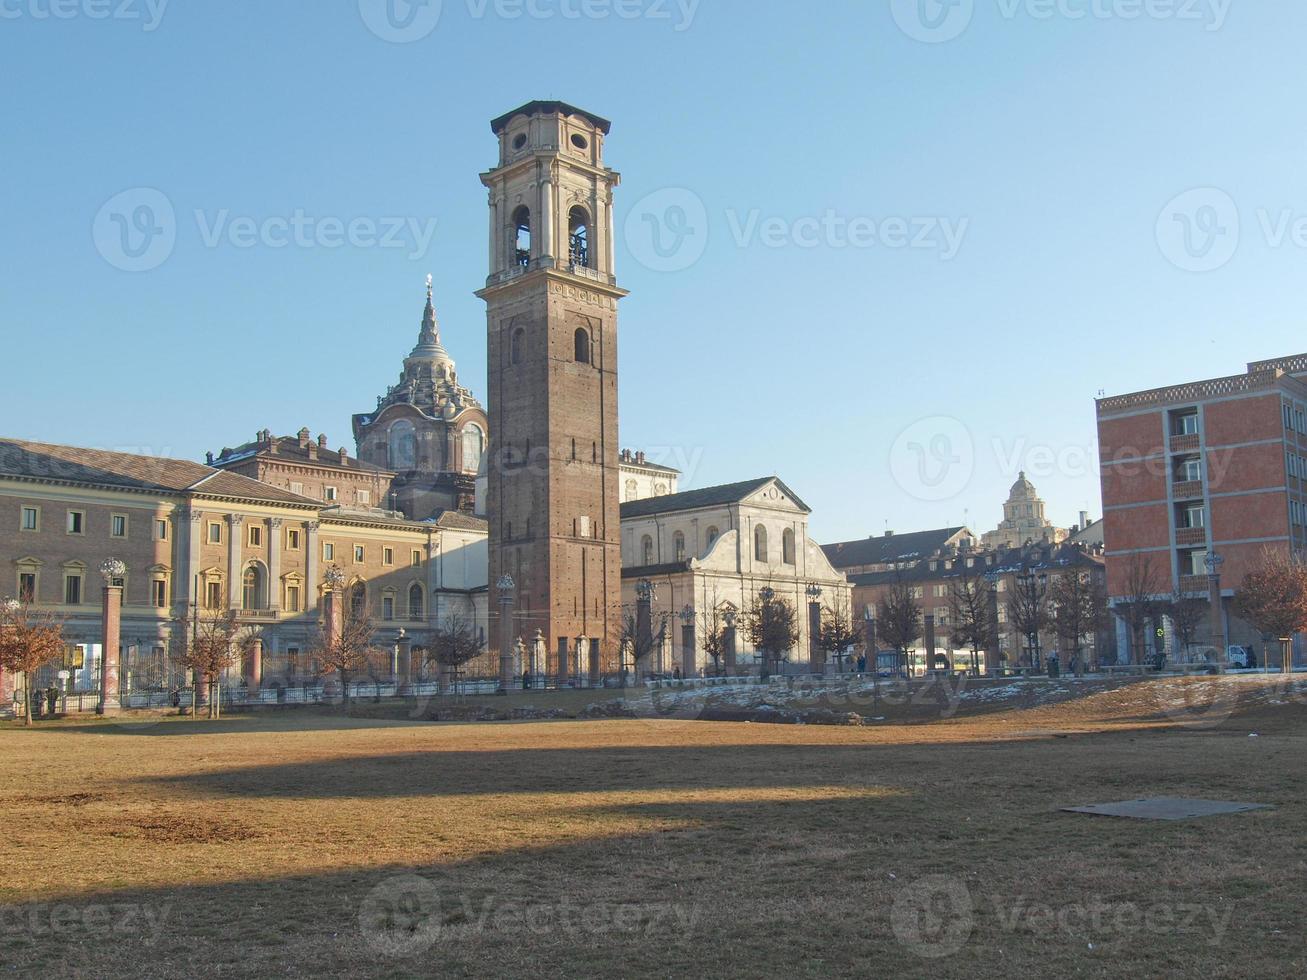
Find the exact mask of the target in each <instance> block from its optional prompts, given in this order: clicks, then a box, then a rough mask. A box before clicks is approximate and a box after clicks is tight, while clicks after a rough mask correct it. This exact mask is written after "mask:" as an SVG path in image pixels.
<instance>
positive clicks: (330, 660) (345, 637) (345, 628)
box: [313, 602, 386, 710]
mask: <svg viewBox="0 0 1307 980" xmlns="http://www.w3.org/2000/svg"><path fill="white" fill-rule="evenodd" d="M341 606H342V609H341V614H340V627H339V633H338V634H337V635H336V636H332V635H331V634H330V633H329V632H327V631H325V630H320V631H319V632H318V635H317V638H316V639H315V641H314V643H313V651H314V654H315V656H316V657H317V659H318V661H319V663H320V664H321V665H322V670H323V671H324V672H326V673H333V672H334V673H335V674H336V675H337V676H338V677H339V678H340V694H341V698H342V702H343V705H344V707H345V709H346V710H348V708H349V684H350V675H352V674H355V673H360V672H363V671H367V670H368V669H369V667H370V666H371V664H372V663H373V662H374V661H375V660H377V659H378V658H380V657H384V656H386V651H385V650H383V649H381V648H380V647H378V646H377V645H376V644H375V643H374V642H373V636H374V635H375V633H376V624H374V623H373V621H372V619H371V617H369V616H368V615H367V611H366V609H364V608H361V607H360V606H358V605H356V604H355V603H353V602H342V603H341Z"/></svg>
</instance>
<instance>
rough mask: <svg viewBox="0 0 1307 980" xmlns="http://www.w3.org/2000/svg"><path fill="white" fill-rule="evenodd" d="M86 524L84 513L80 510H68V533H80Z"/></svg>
mask: <svg viewBox="0 0 1307 980" xmlns="http://www.w3.org/2000/svg"><path fill="white" fill-rule="evenodd" d="M85 526H86V515H85V514H83V513H82V512H81V511H80V510H70V511H69V512H68V533H69V534H81V533H82V531H83V528H84V527H85Z"/></svg>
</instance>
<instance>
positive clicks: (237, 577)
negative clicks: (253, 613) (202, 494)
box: [227, 514, 245, 609]
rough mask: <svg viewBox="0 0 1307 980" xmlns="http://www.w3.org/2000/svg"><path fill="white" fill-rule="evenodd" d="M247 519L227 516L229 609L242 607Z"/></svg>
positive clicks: (231, 515) (234, 515)
mask: <svg viewBox="0 0 1307 980" xmlns="http://www.w3.org/2000/svg"><path fill="white" fill-rule="evenodd" d="M244 528H245V518H244V517H243V516H241V515H240V514H228V515H227V608H228V609H239V608H240V607H241V585H242V584H243V583H242V581H241V579H242V576H241V543H242V542H241V533H242V531H243V530H244Z"/></svg>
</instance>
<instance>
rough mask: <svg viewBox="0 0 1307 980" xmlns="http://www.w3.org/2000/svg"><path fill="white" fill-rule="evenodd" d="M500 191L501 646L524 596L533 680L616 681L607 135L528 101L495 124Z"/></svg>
mask: <svg viewBox="0 0 1307 980" xmlns="http://www.w3.org/2000/svg"><path fill="white" fill-rule="evenodd" d="M490 126H491V129H492V130H493V132H494V134H495V136H496V137H498V139H499V162H498V165H497V166H496V167H495V168H494V169H493V170H491V171H489V172H488V173H484V174H482V175H481V182H482V183H483V184H485V185H486V187H487V188H489V191H490V195H489V203H490V274H489V276H488V277H487V278H486V286H485V289H482V290H480V291H479V292H478V293H477V295H478V296H480V297H481V298H482V299H484V300H485V301H486V319H487V330H488V337H489V351H488V355H489V356H488V359H487V373H488V374H489V410H490V411H489V414H490V450H491V455H490V465H489V467H488V474H487V477H488V486H487V490H488V493H487V501H486V516H487V518H488V519H489V522H490V591H491V594H490V615H491V618H492V629H491V631H490V633H489V635H490V636H499V635H501V634H500V632H499V631H498V626H499V624H498V621H497V620H498V616H499V610H500V609H501V608H502V607H501V606H500V603H499V598H500V597H499V594H498V589H497V583H498V582H499V580H500V577H501V576H502V575H504V574H508V575H510V576H512V578H513V581H514V584H515V586H516V590H515V596H514V614H513V615H514V619H513V627H512V635H513V636H514V637H521V638H522V640H523V642H524V643H525V644H526V647H527V649H528V650H530V649H531V648H532V645H533V644H532V641H533V639H534V638H535V636H536V631H537V630H539V631H540V634H541V636H542V637H543V638H544V642H545V645H546V646H547V649H548V654H547V659H546V662H544V663H541V662H536V663H535V665H534V667H533V670H534V671H535V672H536V673H537V674H538V673H539V672H541V671H547V672H548V673H549V674H551V675H555V676H563V677H576V676H578V675H580V676H584V675H586V674H590V675H596V674H598V673H600V672H610V671H614V670H616V669H618V667H619V655H618V644H619V638H620V625H619V624H620V604H621V583H622V556H621V527H620V522H621V515H620V512H619V501H620V497H619V480H618V443H617V301H618V300H619V299H621V298H622V297H623V296H625V295H626V291H625V290H623V289H619V288H618V286H617V280H616V277H615V275H614V270H613V252H614V248H613V216H612V208H613V188H614V187H616V186H617V184H618V182H619V180H620V177H619V175H618V174H617V173H616V172H614V171H612V170H609V169H608V168H607V167H605V166H604V161H603V146H604V138H605V137H606V136H607V135H608V131H609V128H610V124H609V122H608V120H606V119H601V118H600V117H598V116H595V115H592V114H591V113H589V112H585V111H583V110H581V109H577V108H575V107H574V106H570V105H566V104H564V103H562V102H530V103H528V104H527V105H524V106H522V107H521V108H520V109H515V110H513V111H512V112H510V113H507V114H506V115H503V116H500V117H499V118H498V119H496V120H494V121H493V122H492V123H491V124H490Z"/></svg>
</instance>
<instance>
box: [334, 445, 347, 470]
mask: <svg viewBox="0 0 1307 980" xmlns="http://www.w3.org/2000/svg"><path fill="white" fill-rule="evenodd" d="M336 451H337V452H338V453H340V465H341V466H348V465H349V450H348V449H346V448H345V447H344V446H341V447H340V449H338V450H336Z"/></svg>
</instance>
